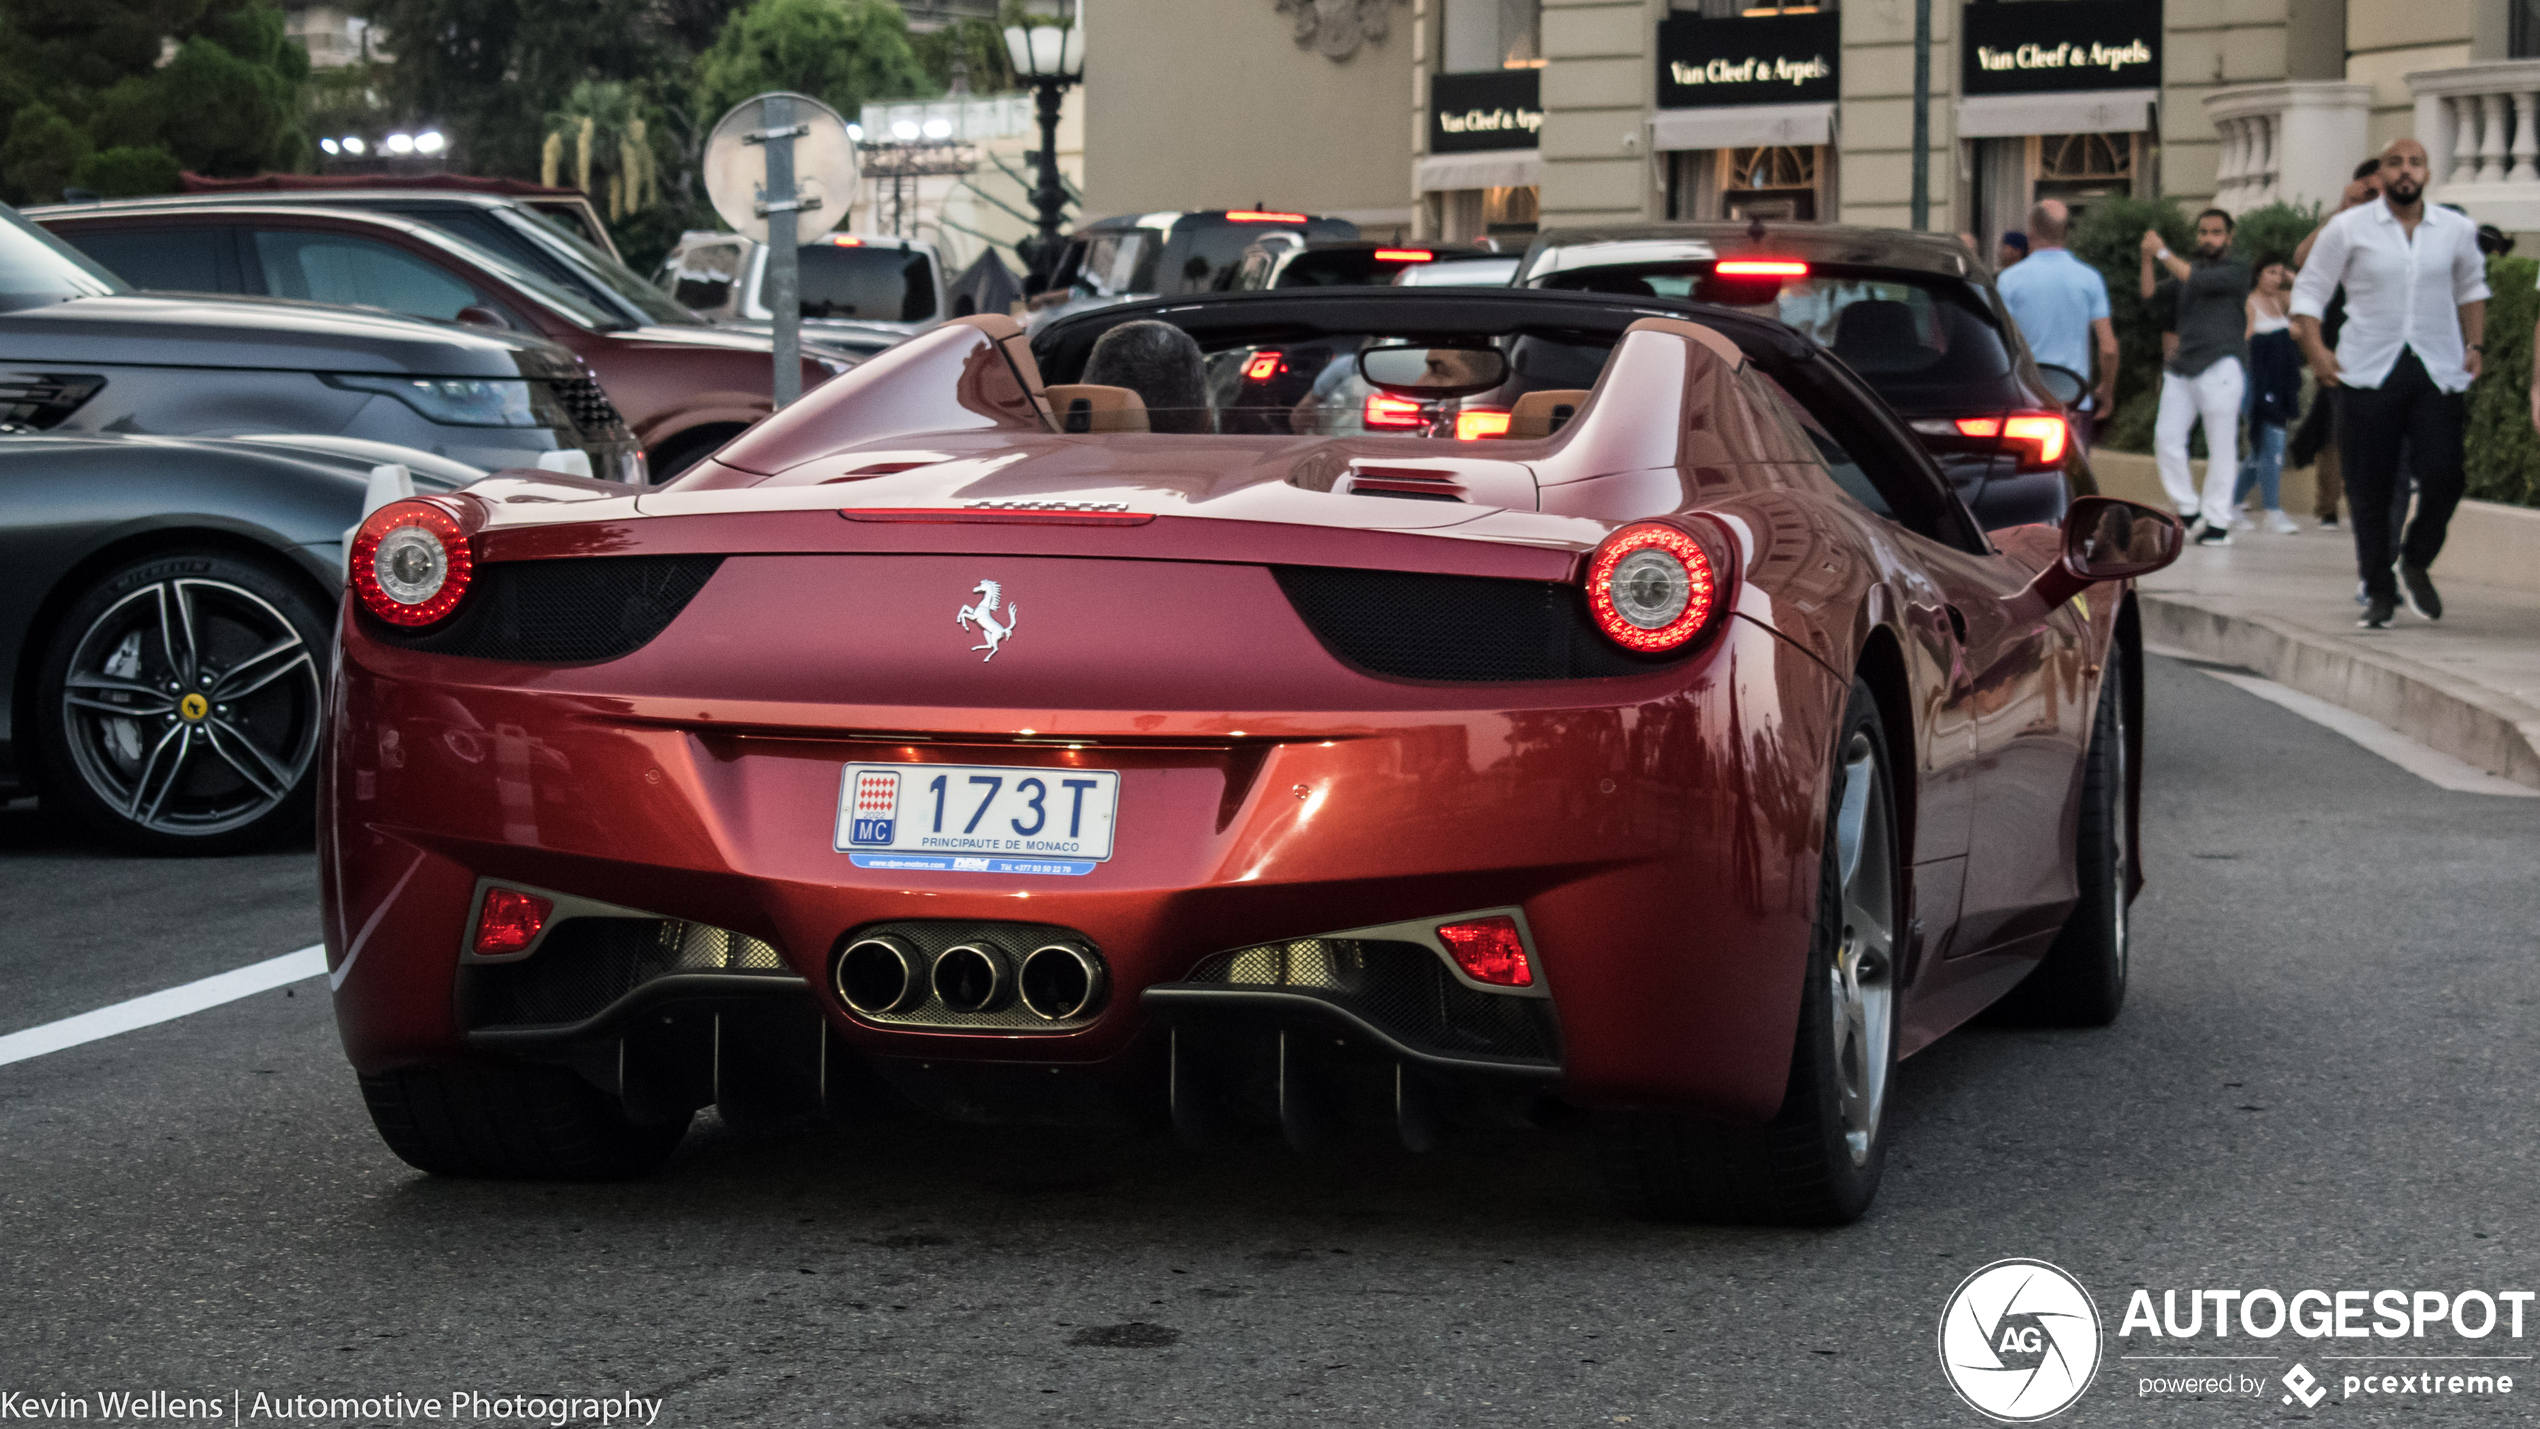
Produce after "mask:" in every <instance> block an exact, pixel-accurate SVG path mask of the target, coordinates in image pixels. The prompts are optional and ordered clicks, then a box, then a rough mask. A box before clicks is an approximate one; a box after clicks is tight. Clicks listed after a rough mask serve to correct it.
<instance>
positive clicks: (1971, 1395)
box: [1940, 1260, 2099, 1424]
mask: <svg viewBox="0 0 2540 1429" xmlns="http://www.w3.org/2000/svg"><path fill="white" fill-rule="evenodd" d="M1940 1368H1941V1372H1942V1373H1943V1374H1945V1375H1947V1376H1948V1377H1949V1387H1950V1388H1952V1389H1954V1390H1956V1391H1958V1397H1959V1398H1960V1399H1963V1400H1965V1401H1967V1405H1968V1407H1969V1408H1972V1409H1974V1410H1975V1411H1976V1412H1977V1413H1979V1414H1982V1415H1984V1416H1986V1417H1987V1418H1991V1419H1999V1420H2001V1421H2002V1422H2004V1423H2006V1424H2032V1423H2035V1422H2036V1421H2038V1420H2041V1419H2052V1418H2054V1417H2055V1416H2056V1415H2058V1414H2061V1413H2063V1412H2064V1411H2065V1410H2067V1409H2069V1408H2071V1407H2072V1404H2073V1401H2074V1400H2077V1399H2079V1398H2081V1396H2082V1391H2084V1390H2086V1389H2088V1388H2090V1381H2091V1377H2092V1376H2094V1375H2096V1374H2097V1373H2098V1372H2099V1307H2098V1306H2097V1305H2095V1304H2093V1303H2091V1299H2090V1292H2089V1291H2087V1290H2084V1289H2082V1288H2081V1282H2080V1281H2078V1280H2075V1279H2073V1278H2072V1277H2071V1276H2070V1275H2067V1274H2065V1273H2064V1272H2063V1270H2062V1269H2060V1268H2059V1267H2056V1266H2053V1265H2049V1264H2047V1263H2046V1262H2045V1261H2042V1260H1997V1261H1995V1262H1993V1263H1992V1264H1991V1265H1988V1266H1985V1267H1984V1268H1983V1269H1981V1270H1978V1271H1977V1272H1976V1273H1975V1274H1973V1275H1970V1276H1968V1277H1967V1278H1966V1279H1965V1280H1962V1281H1960V1282H1959V1283H1958V1288H1957V1290H1956V1291H1955V1292H1953V1293H1952V1294H1951V1295H1950V1297H1949V1303H1948V1304H1947V1305H1946V1306H1944V1307H1942V1309H1941V1312H1940Z"/></svg>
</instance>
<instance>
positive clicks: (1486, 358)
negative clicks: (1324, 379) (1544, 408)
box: [1358, 347, 1508, 400]
mask: <svg viewBox="0 0 2540 1429" xmlns="http://www.w3.org/2000/svg"><path fill="white" fill-rule="evenodd" d="M1358 375H1359V376H1361V377H1364V378H1366V379H1367V383H1368V385H1369V386H1371V387H1374V388H1375V389H1376V390H1377V391H1379V392H1385V393H1388V394H1391V395H1392V396H1396V397H1413V398H1419V399H1421V400H1434V399H1439V398H1445V397H1470V396H1472V395H1473V394H1474V393H1476V392H1488V391H1489V390H1491V389H1492V388H1494V387H1497V386H1498V385H1499V384H1501V383H1502V382H1505V381H1507V380H1508V358H1507V355H1506V354H1504V353H1502V352H1501V351H1500V350H1499V349H1498V348H1495V347H1371V348H1369V349H1367V350H1366V351H1365V352H1362V353H1360V354H1358Z"/></svg>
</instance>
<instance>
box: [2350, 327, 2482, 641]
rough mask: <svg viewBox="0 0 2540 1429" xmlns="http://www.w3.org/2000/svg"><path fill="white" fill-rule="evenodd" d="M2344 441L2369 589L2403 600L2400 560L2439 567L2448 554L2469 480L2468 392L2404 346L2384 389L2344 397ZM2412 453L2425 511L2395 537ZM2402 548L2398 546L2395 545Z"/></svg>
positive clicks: (2354, 390) (2359, 554)
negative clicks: (2448, 536) (2449, 385)
mask: <svg viewBox="0 0 2540 1429" xmlns="http://www.w3.org/2000/svg"><path fill="white" fill-rule="evenodd" d="M2337 418H2338V422H2337V425H2338V428H2339V431H2338V442H2339V446H2340V447H2341V449H2342V453H2341V454H2342V455H2343V457H2344V461H2343V463H2342V464H2343V465H2344V466H2345V468H2346V472H2345V475H2346V508H2347V510H2348V511H2349V512H2351V513H2352V514H2353V518H2354V524H2355V566H2356V569H2357V572H2358V573H2359V574H2361V575H2362V576H2363V578H2364V588H2365V590H2366V591H2368V592H2370V593H2371V594H2373V595H2377V596H2386V597H2388V598H2391V599H2394V600H2395V599H2397V598H2398V594H2399V582H2398V578H2397V577H2396V576H2395V575H2393V574H2392V573H2391V569H2390V566H2391V562H2392V560H2393V559H2394V558H2395V559H2398V560H2404V561H2406V562H2407V563H2408V564H2409V565H2412V566H2420V567H2422V566H2431V565H2433V564H2434V558H2435V557H2436V556H2438V555H2440V554H2442V551H2443V537H2444V535H2445V533H2446V532H2448V531H2449V530H2450V529H2451V525H2452V511H2453V509H2454V508H2455V507H2457V506H2459V505H2460V504H2461V490H2462V487H2463V485H2464V483H2465V482H2466V481H2467V475H2466V473H2465V472H2464V471H2463V469H2462V451H2461V443H2462V438H2463V434H2464V432H2465V431H2466V430H2467V427H2468V420H2469V398H2468V395H2467V394H2466V393H2461V392H2446V391H2444V390H2442V389H2441V388H2439V387H2437V386H2435V385H2434V379H2433V378H2432V377H2429V376H2427V375H2426V371H2425V364H2424V363H2422V362H2419V361H2418V360H2417V355H2416V352H2415V350H2414V349H2412V348H2411V349H2403V350H2402V351H2401V352H2400V354H2399V361H2398V363H2397V364H2396V365H2395V366H2393V367H2392V368H2391V369H2390V375H2389V376H2387V377H2384V378H2383V379H2381V385H2380V386H2379V387H2348V388H2346V389H2345V395H2344V396H2342V397H2340V398H2339V399H2338V412H2337ZM2403 451H2404V452H2405V454H2406V456H2407V466H2408V475H2412V476H2414V477H2415V478H2416V486H2417V512H2416V517H2415V519H2414V520H2411V521H2409V522H2408V530H2407V535H2406V537H2405V538H2404V539H2402V540H2399V541H2396V542H2394V541H2393V539H2392V537H2393V535H2394V533H2395V532H2396V531H2397V529H2398V525H2399V515H2400V513H2401V512H2404V511H2405V510H2406V509H2407V507H2406V505H2405V502H2406V500H2407V491H2408V488H2407V484H2406V483H2407V477H2406V476H2403V475H2401V472H2400V465H2399V459H2400V455H2401V453H2402V452H2403ZM2394 545H2395V549H2394Z"/></svg>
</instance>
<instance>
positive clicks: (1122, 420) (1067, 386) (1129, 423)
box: [1049, 382, 1149, 434]
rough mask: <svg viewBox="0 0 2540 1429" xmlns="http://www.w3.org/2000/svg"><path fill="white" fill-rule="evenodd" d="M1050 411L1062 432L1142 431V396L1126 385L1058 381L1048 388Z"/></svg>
mask: <svg viewBox="0 0 2540 1429" xmlns="http://www.w3.org/2000/svg"><path fill="white" fill-rule="evenodd" d="M1049 399H1050V410H1051V411H1052V412H1055V413H1056V414H1057V415H1058V429H1059V430H1060V431H1062V432H1092V433H1096V434H1100V433H1103V432H1143V431H1147V430H1149V428H1148V427H1147V404H1146V399H1145V398H1143V397H1140V396H1139V395H1138V394H1137V393H1136V392H1134V391H1132V390H1130V389H1129V388H1126V387H1105V386H1102V385H1100V384H1099V383H1093V382H1062V383H1060V384H1059V385H1058V386H1056V387H1052V388H1050V389H1049Z"/></svg>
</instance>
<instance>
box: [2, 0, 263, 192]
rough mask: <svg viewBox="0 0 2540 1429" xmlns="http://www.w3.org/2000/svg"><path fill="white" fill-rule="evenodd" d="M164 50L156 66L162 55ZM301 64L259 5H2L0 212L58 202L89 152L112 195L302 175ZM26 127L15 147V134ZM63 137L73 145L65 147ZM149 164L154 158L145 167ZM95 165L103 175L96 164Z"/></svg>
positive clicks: (65, 1) (131, 1)
mask: <svg viewBox="0 0 2540 1429" xmlns="http://www.w3.org/2000/svg"><path fill="white" fill-rule="evenodd" d="M167 41H174V42H175V45H176V49H175V51H174V53H173V54H171V55H169V57H168V60H167V63H165V64H161V63H160V56H161V53H162V46H163V44H164V43H165V42H167ZM307 80H308V54H307V52H306V51H305V50H303V49H301V48H300V46H298V45H297V44H294V43H292V42H291V41H290V40H289V39H287V38H286V37H285V35H284V33H283V16H282V12H281V10H279V9H277V8H275V7H274V6H273V5H272V4H270V3H267V0H10V3H9V4H8V5H7V6H6V7H5V8H0V106H6V107H5V109H0V112H6V113H8V114H9V116H10V119H9V125H8V132H7V136H6V137H5V138H0V151H6V152H8V153H10V154H13V155H15V158H14V159H13V160H7V161H0V198H7V199H10V200H13V201H15V202H19V203H28V202H40V201H47V200H50V199H53V198H56V197H58V196H59V195H60V192H61V189H62V187H63V186H64V185H65V184H67V183H72V182H74V181H75V179H76V177H77V172H78V169H79V164H80V162H81V161H82V160H86V159H88V158H89V157H90V155H91V154H92V153H96V151H100V150H103V151H115V150H129V151H133V152H132V153H129V154H123V155H119V156H118V157H117V158H116V159H115V160H114V161H112V162H111V163H106V165H105V167H104V168H101V169H99V170H98V171H97V172H99V173H100V174H104V175H110V176H112V178H113V180H114V182H115V183H116V184H118V185H119V186H122V185H128V184H132V183H140V182H145V181H149V182H156V181H157V177H156V176H167V180H166V181H167V184H168V185H169V186H172V185H173V183H174V179H173V174H174V172H175V169H176V167H177V166H178V165H180V164H181V165H183V166H184V167H187V168H192V169H198V170H201V171H203V172H205V173H211V174H224V175H230V174H248V173H254V172H256V171H258V170H260V169H290V168H298V167H301V166H303V165H304V164H305V163H306V161H307V158H308V154H309V143H308V137H307V134H306V132H305V131H304V130H303V128H302V126H301V116H302V104H303V100H302V93H303V90H304V88H305V86H306V84H307ZM22 125H23V126H25V129H24V132H23V133H21V132H20V129H21V126H22ZM63 126H68V128H69V129H70V130H71V131H74V132H75V133H76V136H77V138H76V141H75V142H74V141H73V140H72V139H70V138H68V137H66V136H65V134H64V132H63ZM152 151H155V152H157V153H158V154H159V155H161V158H159V159H154V160H147V161H145V160H143V159H141V158H140V157H139V155H140V154H142V153H147V152H152ZM100 162H104V160H103V158H102V155H101V156H100Z"/></svg>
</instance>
